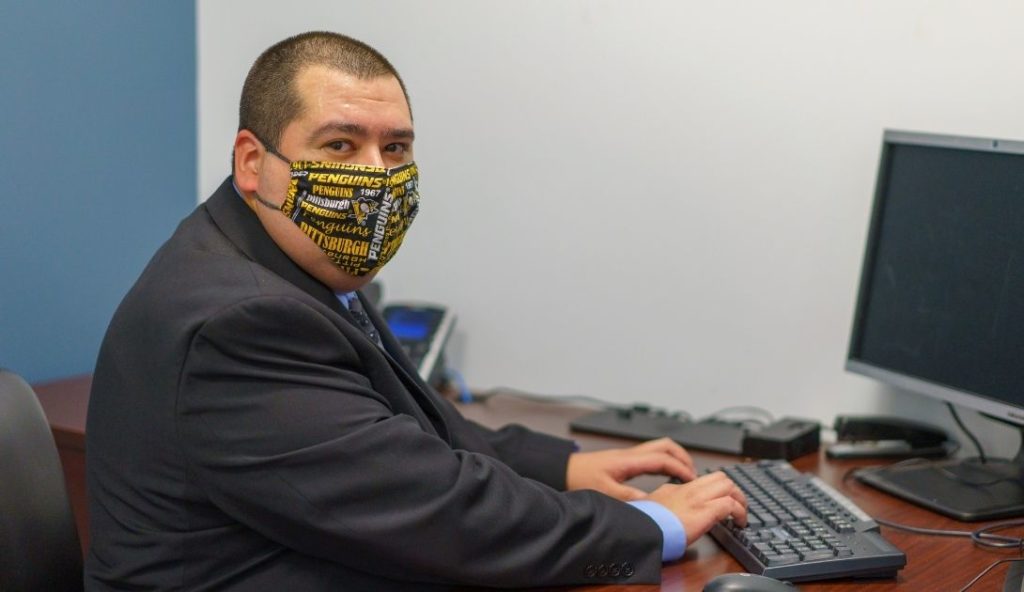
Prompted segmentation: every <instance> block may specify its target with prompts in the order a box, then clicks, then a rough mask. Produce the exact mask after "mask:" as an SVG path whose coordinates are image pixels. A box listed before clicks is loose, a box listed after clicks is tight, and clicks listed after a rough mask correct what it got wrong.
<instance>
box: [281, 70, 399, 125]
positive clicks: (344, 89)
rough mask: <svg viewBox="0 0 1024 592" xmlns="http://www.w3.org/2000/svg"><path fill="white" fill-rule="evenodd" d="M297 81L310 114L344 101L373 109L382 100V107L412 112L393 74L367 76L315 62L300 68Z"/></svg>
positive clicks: (297, 88) (296, 88)
mask: <svg viewBox="0 0 1024 592" xmlns="http://www.w3.org/2000/svg"><path fill="white" fill-rule="evenodd" d="M294 84H295V90H296V91H298V92H297V94H298V96H299V98H300V100H301V101H302V103H303V105H302V107H303V111H305V112H307V113H309V112H316V111H318V110H322V109H323V108H325V107H326V106H334V107H338V106H339V105H344V104H349V105H354V106H361V107H363V108H372V107H373V106H374V104H375V103H379V104H380V105H379V106H380V108H381V109H382V110H383V109H385V108H388V109H395V108H397V109H398V110H399V111H401V112H404V113H406V114H408V113H409V105H408V103H407V102H406V98H405V93H404V91H403V90H402V86H401V84H400V83H399V82H398V78H396V77H395V76H393V75H391V74H384V75H381V76H374V77H370V78H364V77H360V76H357V75H355V74H351V73H349V72H346V71H344V70H341V69H338V68H332V67H329V66H324V65H320V64H314V65H310V66H305V67H303V68H302V69H301V70H299V72H298V74H297V75H296V76H295V82H294ZM374 110H376V109H374Z"/></svg>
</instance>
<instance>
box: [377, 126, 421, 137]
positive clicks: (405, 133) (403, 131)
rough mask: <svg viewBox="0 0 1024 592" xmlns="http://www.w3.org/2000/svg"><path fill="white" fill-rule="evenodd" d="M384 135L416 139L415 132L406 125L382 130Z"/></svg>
mask: <svg viewBox="0 0 1024 592" xmlns="http://www.w3.org/2000/svg"><path fill="white" fill-rule="evenodd" d="M384 137H385V138H396V139H403V140H415V139H416V132H414V131H412V129H410V128H407V127H403V128H397V129H395V128H391V129H386V130H384Z"/></svg>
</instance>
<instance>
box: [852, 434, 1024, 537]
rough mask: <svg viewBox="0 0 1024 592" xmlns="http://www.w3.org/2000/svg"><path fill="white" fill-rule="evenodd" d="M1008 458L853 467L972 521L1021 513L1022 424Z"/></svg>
mask: <svg viewBox="0 0 1024 592" xmlns="http://www.w3.org/2000/svg"><path fill="white" fill-rule="evenodd" d="M1017 427H1018V429H1020V430H1021V448H1020V449H1019V450H1018V451H1017V456H1016V457H1014V459H1013V460H1008V459H1004V458H995V459H993V458H990V459H987V462H985V463H982V462H981V461H980V460H979V459H977V458H968V459H957V460H946V461H922V462H912V463H907V462H905V461H904V462H903V463H896V464H893V465H888V466H884V467H871V468H867V469H862V470H860V471H857V479H858V480H859V481H862V482H864V483H867V484H868V485H871V486H872V487H876V488H878V489H881V490H882V491H885V492H887V493H891V494H892V495H895V496H897V497H901V498H903V499H905V500H908V501H910V502H913V503H915V504H918V505H921V506H924V507H926V508H928V509H931V510H934V511H936V512H938V513H939V514H943V515H945V516H949V517H950V518H955V519H957V520H963V521H967V522H974V521H978V520H994V519H997V518H1010V517H1014V516H1024V427H1020V426H1017Z"/></svg>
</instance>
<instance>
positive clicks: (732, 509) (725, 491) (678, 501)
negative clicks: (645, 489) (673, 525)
mask: <svg viewBox="0 0 1024 592" xmlns="http://www.w3.org/2000/svg"><path fill="white" fill-rule="evenodd" d="M647 499H649V500H651V501H652V502H658V503H659V504H661V505H663V506H665V507H666V508H668V509H669V511H671V512H672V513H673V514H675V515H676V517H678V518H679V521H680V522H682V523H683V528H684V529H686V544H687V545H689V544H691V543H693V541H695V540H697V539H699V538H700V537H701V536H702V535H704V533H706V532H707V531H709V530H711V527H712V526H714V525H715V523H716V522H718V521H720V520H724V519H725V518H727V517H729V516H732V518H733V520H735V521H736V523H737V524H738V525H740V526H746V525H747V499H746V497H744V495H743V492H742V491H740V488H739V487H737V486H736V484H735V483H733V482H732V480H730V479H729V478H728V477H726V476H725V473H723V472H721V471H718V472H715V473H711V474H708V475H704V476H702V477H700V478H699V479H694V480H693V481H690V482H689V483H685V484H683V485H671V484H666V485H662V486H661V487H659V488H657V489H655V490H654V491H653V492H652V493H651V494H650V495H649V496H647Z"/></svg>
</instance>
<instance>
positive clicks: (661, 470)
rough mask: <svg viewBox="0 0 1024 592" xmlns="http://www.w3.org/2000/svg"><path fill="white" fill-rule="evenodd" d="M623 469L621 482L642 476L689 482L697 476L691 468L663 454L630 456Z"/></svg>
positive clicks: (651, 453)
mask: <svg viewBox="0 0 1024 592" xmlns="http://www.w3.org/2000/svg"><path fill="white" fill-rule="evenodd" d="M623 468H624V470H625V474H623V475H622V477H624V479H623V480H625V479H630V478H633V477H635V476H637V475H644V474H658V475H668V476H670V477H678V478H679V479H680V480H682V481H691V480H693V479H694V477H696V476H697V474H696V472H695V471H694V470H693V467H691V466H689V465H687V464H685V463H683V462H681V461H680V460H679V459H677V458H674V457H672V456H669V455H668V454H665V453H663V452H649V453H646V454H642V455H633V456H630V457H629V458H628V460H627V463H626V464H625V465H624V466H623Z"/></svg>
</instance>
